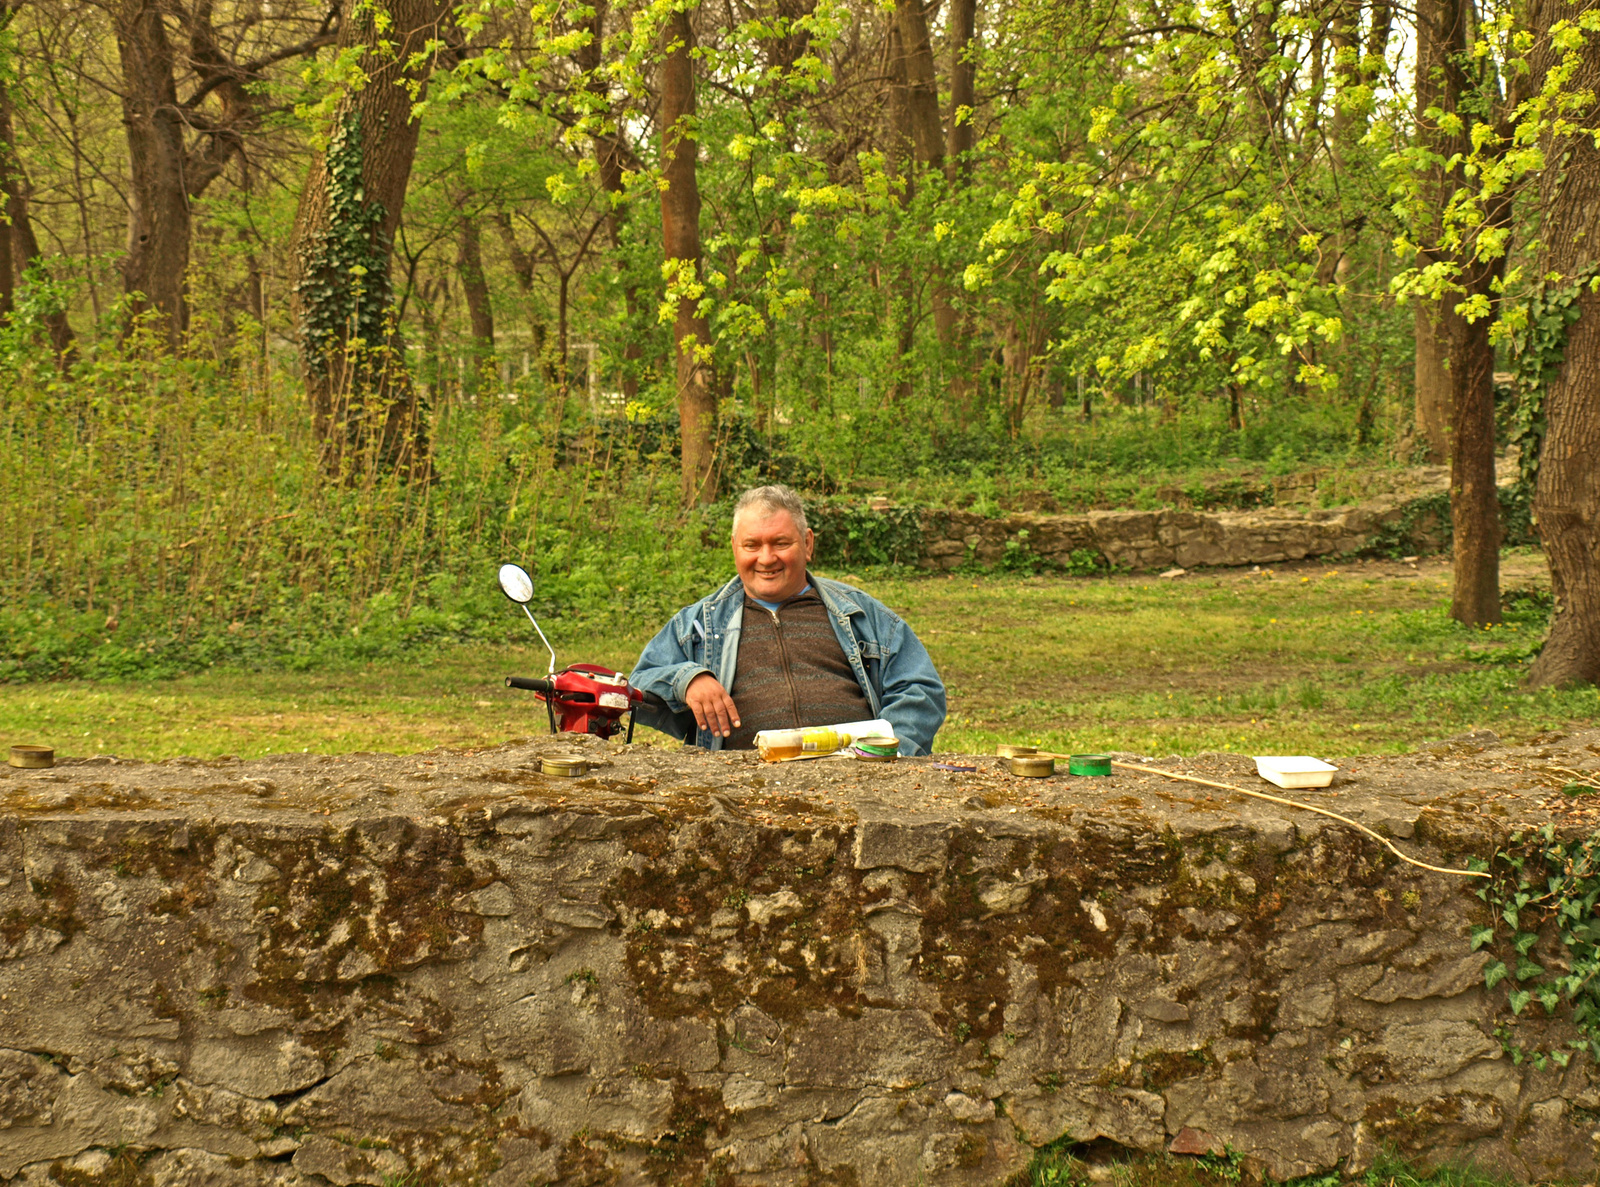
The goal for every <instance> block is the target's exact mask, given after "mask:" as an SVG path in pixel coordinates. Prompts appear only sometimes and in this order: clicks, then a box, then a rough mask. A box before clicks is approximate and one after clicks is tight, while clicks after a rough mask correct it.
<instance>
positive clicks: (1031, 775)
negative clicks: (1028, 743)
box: [1006, 754, 1056, 779]
mask: <svg viewBox="0 0 1600 1187" xmlns="http://www.w3.org/2000/svg"><path fill="white" fill-rule="evenodd" d="M1006 768H1007V769H1008V770H1009V771H1010V772H1011V773H1012V774H1013V775H1021V776H1022V777H1023V778H1024V779H1047V778H1049V777H1050V776H1051V775H1054V774H1055V773H1056V760H1055V759H1053V758H1040V757H1039V756H1038V755H1036V754H1019V755H1017V756H1016V757H1015V758H1008V759H1006Z"/></svg>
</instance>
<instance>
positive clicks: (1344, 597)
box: [0, 553, 1600, 758]
mask: <svg viewBox="0 0 1600 1187" xmlns="http://www.w3.org/2000/svg"><path fill="white" fill-rule="evenodd" d="M837 575H838V576H843V577H846V578H849V577H851V576H853V575H852V574H837ZM484 578H485V580H491V579H492V578H491V576H490V575H489V574H485V575H484ZM1543 580H1544V578H1543V569H1542V563H1541V562H1540V561H1539V560H1538V558H1537V557H1536V556H1535V555H1532V554H1528V553H1517V554H1512V555H1510V556H1508V558H1507V561H1506V577H1505V579H1504V584H1505V585H1506V586H1507V587H1508V588H1512V587H1518V586H1529V585H1537V584H1538V583H1539V582H1541V581H1543ZM858 581H859V584H861V585H863V586H865V587H866V588H867V589H868V590H869V591H871V592H872V593H874V594H876V595H877V596H879V597H881V598H882V599H884V600H885V601H886V602H888V603H889V604H890V605H891V606H893V607H895V608H896V609H897V610H899V611H900V612H901V613H902V614H904V615H905V617H906V618H907V619H908V621H910V622H911V623H912V625H913V626H914V627H915V628H916V629H917V631H918V633H919V634H920V635H921V637H922V638H923V640H924V641H925V642H926V643H927V645H928V648H929V650H930V652H931V653H932V654H933V657H934V661H935V663H936V664H937V665H938V667H939V670H940V672H941V673H942V674H943V676H944V679H945V681H946V684H947V685H948V688H949V692H950V719H949V721H948V723H947V724H946V726H945V729H944V730H943V732H941V734H940V735H939V741H938V746H939V748H940V749H941V750H945V751H968V752H973V751H987V750H990V749H992V748H993V746H994V745H995V744H996V743H997V742H1001V741H1011V742H1019V741H1026V742H1031V743H1037V744H1040V745H1042V746H1044V747H1047V748H1050V749H1057V750H1070V751H1075V752H1076V751H1089V750H1123V751H1133V752H1136V753H1142V754H1149V755H1154V756H1161V755H1166V754H1170V753H1195V752H1199V751H1204V750H1232V751H1238V752H1243V753H1257V754H1260V753H1281V754H1302V753H1304V754H1321V755H1330V756H1335V755H1349V754H1357V753H1386V752H1400V751H1405V750H1408V749H1412V748H1414V747H1415V746H1417V745H1418V744H1419V743H1420V742H1422V741H1424V740H1425V739H1429V738H1438V737H1442V736H1448V735H1451V734H1455V733H1460V732H1463V731H1465V730H1468V729H1474V728H1478V729H1492V730H1494V731H1496V732H1497V733H1499V734H1501V735H1502V736H1503V737H1508V738H1522V737H1528V736H1531V735H1533V734H1537V733H1539V732H1541V731H1544V730H1548V729H1559V728H1563V727H1566V726H1569V725H1571V724H1573V723H1578V722H1584V723H1587V722H1590V721H1592V720H1593V719H1594V718H1595V717H1596V716H1597V714H1600V692H1597V691H1596V690H1595V689H1593V688H1583V689H1577V690H1568V691H1558V690H1550V689H1529V688H1525V687H1524V686H1523V684H1522V677H1523V673H1524V672H1525V670H1526V666H1525V664H1524V663H1522V662H1520V661H1521V660H1522V659H1523V658H1525V657H1526V656H1527V655H1528V654H1530V653H1531V651H1532V649H1533V646H1534V645H1535V644H1536V642H1537V639H1538V637H1539V635H1540V634H1541V633H1542V631H1543V614H1544V611H1543V610H1542V609H1541V608H1540V605H1539V603H1538V601H1537V600H1521V601H1518V600H1513V601H1512V602H1511V609H1510V611H1509V613H1508V621H1507V623H1506V624H1505V625H1503V626H1500V627H1496V628H1494V629H1493V630H1489V631H1471V630H1468V629H1466V628H1464V627H1461V626H1459V625H1458V624H1456V623H1454V622H1453V621H1451V620H1450V619H1449V618H1448V617H1447V616H1446V614H1445V607H1446V605H1447V598H1448V593H1449V586H1448V581H1449V572H1448V569H1447V568H1445V567H1444V566H1443V564H1442V563H1441V562H1437V561H1435V562H1431V563H1425V564H1424V565H1423V566H1422V569H1421V571H1420V572H1418V571H1416V570H1413V569H1411V568H1410V567H1408V566H1405V565H1398V564H1389V563H1386V562H1373V563H1369V564H1359V563H1357V564H1350V565H1344V564H1335V565H1328V566H1320V567H1303V566H1302V567H1296V568H1285V569H1283V570H1281V571H1266V572H1262V573H1254V574H1252V573H1245V572H1238V571H1218V572H1215V573H1202V574H1195V575H1191V576H1188V577H1184V578H1181V579H1178V580H1176V581H1162V580H1158V579H1155V578H1153V577H1127V576H1117V577H1109V578H1105V577H1101V578H1065V577H1008V576H943V577H906V576H878V575H874V574H867V575H865V576H864V577H859V578H858ZM496 609H497V611H503V612H505V613H510V607H509V606H508V605H507V606H497V607H496ZM544 625H545V628H546V630H547V631H550V632H552V641H553V642H554V643H555V645H556V649H557V654H558V657H559V658H560V660H561V662H563V663H567V662H574V661H589V662H595V663H604V664H609V665H611V666H613V667H617V668H620V669H623V670H626V669H627V668H628V667H630V666H631V665H632V662H633V659H634V657H636V656H637V655H638V652H639V649H640V647H641V646H642V645H643V643H644V641H645V640H646V638H647V637H648V636H649V634H651V633H653V631H654V630H655V628H656V626H657V625H658V624H656V623H655V622H645V621H640V622H638V623H637V624H636V625H635V626H634V627H633V629H631V630H617V631H609V632H606V633H603V634H602V633H599V632H597V631H595V630H594V629H593V628H590V629H589V630H587V631H585V632H583V633H569V632H570V631H572V629H573V628H571V627H570V626H567V625H566V624H565V623H563V622H561V621H552V622H546V623H545V624H544ZM526 633H527V635H528V636H529V638H530V643H531V641H532V640H531V636H532V632H531V630H529V631H527V632H526ZM543 670H544V652H543V650H542V649H541V648H539V647H537V646H536V645H528V646H522V647H507V646H487V645H454V646H438V647H433V648H431V649H423V650H420V651H417V652H416V653H414V654H412V655H409V656H405V657H402V658H398V659H396V658H380V659H375V660H372V661H370V662H367V663H362V664H346V665H343V666H334V667H327V668H320V669H315V670H312V671H308V672H294V671H286V670H282V669H276V670H274V669H270V668H269V669H267V670H263V671H255V672H251V671H244V670H239V669H224V668H220V667H219V668H215V669H211V670H208V671H206V672H204V673H203V674H197V675H190V676H183V677H179V678H176V679H172V680H165V681H152V680H148V679H144V680H136V681H111V680H107V681H98V682H89V681H72V682H58V683H33V684H9V685H0V739H3V740H5V741H7V742H8V743H15V742H39V743H43V744H46V745H54V746H55V747H56V749H57V751H58V752H59V753H61V754H63V755H83V754H91V753H114V754H120V755H124V756H128V757H139V758H161V757H169V756H172V755H178V754H191V755H202V756H210V755H219V754H237V755H241V756H252V755H259V754H266V753H272V752H281V751H300V750H310V751H323V752H328V751H351V750H388V751H396V752H410V751H416V750H424V749H429V748H431V747H434V746H439V745H450V746H483V745H492V744H495V743H498V742H502V741H505V740H506V739H508V738H513V737H525V736H529V735H533V734H538V733H541V732H543V731H544V730H545V729H546V725H545V719H544V715H543V713H542V711H540V706H538V704H537V702H535V701H534V700H533V699H532V698H531V697H530V696H529V695H527V694H525V693H519V692H513V691H511V690H509V689H506V688H505V687H504V685H503V683H502V677H504V676H505V675H507V674H510V673H521V674H525V675H526V674H533V675H538V674H542V672H543Z"/></svg>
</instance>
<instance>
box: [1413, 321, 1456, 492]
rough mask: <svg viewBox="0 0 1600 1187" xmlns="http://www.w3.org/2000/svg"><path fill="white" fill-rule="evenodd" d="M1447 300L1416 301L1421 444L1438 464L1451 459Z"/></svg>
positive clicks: (1416, 350) (1415, 360) (1417, 388)
mask: <svg viewBox="0 0 1600 1187" xmlns="http://www.w3.org/2000/svg"><path fill="white" fill-rule="evenodd" d="M1443 308H1444V302H1443V301H1425V300H1423V299H1421V298H1420V297H1419V298H1417V299H1416V300H1415V302H1414V310H1415V314H1414V318H1413V322H1412V324H1413V326H1414V328H1415V333H1416V348H1415V355H1414V361H1413V375H1414V378H1415V383H1416V434H1417V442H1418V444H1419V445H1421V446H1423V447H1425V448H1426V450H1427V460H1428V461H1429V462H1430V463H1431V464H1433V465H1438V464H1440V463H1441V462H1443V461H1444V460H1445V459H1447V458H1448V457H1449V456H1450V417H1449V412H1450V402H1451V394H1450V369H1449V367H1448V365H1447V364H1448V362H1449V359H1450V344H1449V342H1448V341H1447V340H1446V332H1445V330H1444V327H1443V325H1442V324H1441V322H1442V317H1443V314H1442V310H1443Z"/></svg>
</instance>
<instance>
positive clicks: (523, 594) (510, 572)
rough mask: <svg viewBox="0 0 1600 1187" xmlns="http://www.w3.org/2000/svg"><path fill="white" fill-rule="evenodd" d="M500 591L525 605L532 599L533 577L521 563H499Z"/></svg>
mask: <svg viewBox="0 0 1600 1187" xmlns="http://www.w3.org/2000/svg"><path fill="white" fill-rule="evenodd" d="M500 592H501V593H503V594H505V595H506V597H508V598H510V599H511V600H512V601H513V602H520V603H521V604H522V605H524V606H526V605H527V604H528V603H529V602H531V601H533V578H532V577H529V576H528V570H526V569H524V568H523V567H522V566H521V565H501V566H500Z"/></svg>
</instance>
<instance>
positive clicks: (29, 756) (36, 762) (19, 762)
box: [8, 745, 56, 770]
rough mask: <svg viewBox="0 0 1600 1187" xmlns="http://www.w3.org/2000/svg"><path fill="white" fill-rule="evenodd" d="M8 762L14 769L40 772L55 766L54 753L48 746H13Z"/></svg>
mask: <svg viewBox="0 0 1600 1187" xmlns="http://www.w3.org/2000/svg"><path fill="white" fill-rule="evenodd" d="M8 761H9V762H10V764H11V765H12V766H14V767H28V768H31V769H33V770H42V769H43V768H45V767H53V766H55V765H56V752H55V750H54V748H52V747H50V746H26V745H24V746H13V747H12V748H11V758H10V759H9V760H8Z"/></svg>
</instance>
